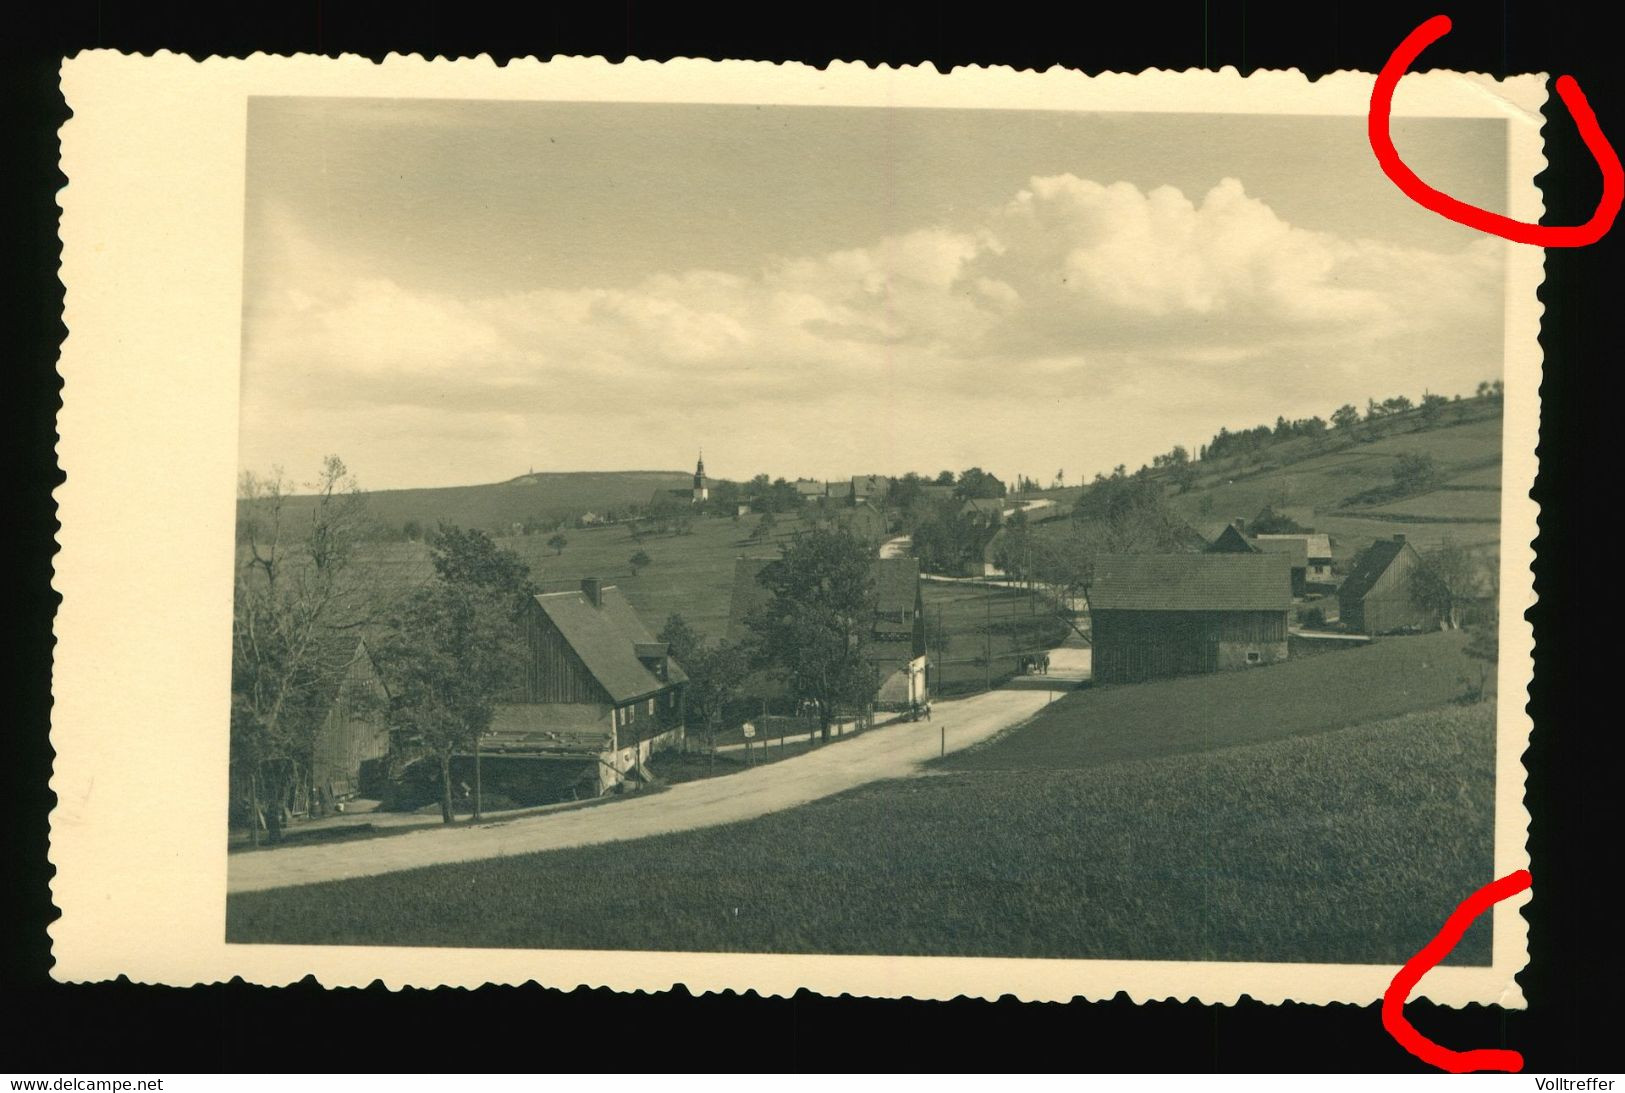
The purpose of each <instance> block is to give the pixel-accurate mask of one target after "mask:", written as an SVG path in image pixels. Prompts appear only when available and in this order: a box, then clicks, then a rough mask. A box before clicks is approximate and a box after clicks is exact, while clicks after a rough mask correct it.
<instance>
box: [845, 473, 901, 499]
mask: <svg viewBox="0 0 1625 1093" xmlns="http://www.w3.org/2000/svg"><path fill="white" fill-rule="evenodd" d="M890 489H891V479H890V478H887V477H886V476H885V475H883V474H859V475H853V476H852V481H851V483H850V484H849V485H848V487H847V496H848V498H849V499H850V500H851V501H852V502H853V503H854V504H862V503H863V502H865V501H871V502H873V503H874V504H876V505H881V504H884V503H885V501H886V494H887V492H888V491H889V490H890Z"/></svg>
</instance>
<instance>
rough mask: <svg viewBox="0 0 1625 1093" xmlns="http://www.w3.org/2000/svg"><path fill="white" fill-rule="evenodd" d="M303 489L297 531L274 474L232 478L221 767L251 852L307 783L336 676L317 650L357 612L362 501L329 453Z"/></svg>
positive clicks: (274, 831)
mask: <svg viewBox="0 0 1625 1093" xmlns="http://www.w3.org/2000/svg"><path fill="white" fill-rule="evenodd" d="M309 489H310V490H311V493H312V494H313V495H314V496H313V497H312V498H311V499H310V500H309V501H308V502H307V501H305V499H303V498H301V499H300V502H301V505H304V504H308V507H309V510H310V513H309V519H308V523H301V522H300V521H298V520H297V519H295V518H293V517H291V515H290V512H291V510H292V506H291V505H290V503H289V502H290V498H291V495H290V493H289V490H288V487H287V483H286V481H285V479H284V477H283V473H282V471H281V469H280V468H278V469H276V470H274V471H273V472H272V474H271V475H270V476H269V477H261V476H258V475H256V474H254V473H253V472H244V474H243V475H242V477H241V479H240V480H239V488H238V492H239V499H240V505H239V516H238V519H239V522H240V532H239V539H240V540H241V541H242V543H243V546H244V548H245V550H244V557H243V558H242V561H241V563H240V564H239V566H238V567H237V579H236V582H235V589H234V596H233V601H234V602H233V617H232V704H231V764H232V767H233V769H234V771H235V772H236V774H237V780H238V784H239V785H242V786H246V789H247V792H248V798H249V799H248V802H247V803H248V813H249V828H250V831H251V833H252V834H251V838H252V839H253V841H254V843H255V844H256V845H257V844H258V842H259V825H260V822H261V820H262V818H263V820H264V822H265V825H266V828H267V831H268V833H269V834H270V837H271V840H272V841H273V842H275V841H280V839H281V834H282V816H283V812H284V810H285V809H286V808H287V804H288V799H289V797H290V795H291V794H292V793H293V792H294V791H295V790H296V789H297V788H298V785H299V784H300V781H301V779H304V778H307V777H308V775H309V770H310V759H311V752H312V748H313V746H314V742H315V734H316V730H317V729H318V727H319V726H320V724H321V720H322V717H323V716H324V714H325V712H326V711H325V709H324V708H323V706H324V703H325V699H326V696H327V695H329V694H330V693H331V686H330V685H331V684H332V682H333V678H332V677H333V675H334V673H335V671H336V666H335V665H334V663H333V662H332V660H331V658H328V657H324V656H323V655H322V652H323V646H324V644H326V643H328V642H329V641H330V640H331V639H332V638H333V637H334V636H335V634H336V633H339V632H342V630H343V629H344V628H346V627H351V626H354V625H356V622H357V620H358V619H361V618H364V617H365V615H366V614H367V611H366V600H365V592H366V589H365V587H364V586H363V585H362V584H361V583H360V582H359V581H357V580H355V579H354V573H353V566H352V563H353V562H354V559H355V550H356V545H357V543H358V541H359V539H360V537H361V535H362V534H363V532H364V530H365V520H366V497H365V495H364V494H362V492H361V491H360V489H359V487H357V485H356V483H355V479H354V478H353V477H351V475H350V473H349V470H348V469H347V468H346V467H345V465H344V462H343V460H341V459H339V458H338V457H337V456H328V457H327V459H326V460H324V461H323V463H322V468H321V472H320V474H319V475H318V477H317V479H316V481H315V482H313V483H311V484H310V486H309ZM357 636H358V637H359V635H357Z"/></svg>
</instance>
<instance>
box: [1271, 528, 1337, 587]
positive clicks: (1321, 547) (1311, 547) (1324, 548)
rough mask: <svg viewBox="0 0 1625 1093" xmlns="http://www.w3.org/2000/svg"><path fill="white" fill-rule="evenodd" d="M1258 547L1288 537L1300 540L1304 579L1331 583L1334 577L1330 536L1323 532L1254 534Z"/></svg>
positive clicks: (1317, 582) (1313, 582) (1314, 582)
mask: <svg viewBox="0 0 1625 1093" xmlns="http://www.w3.org/2000/svg"><path fill="white" fill-rule="evenodd" d="M1253 539H1254V541H1255V542H1257V544H1258V546H1259V547H1260V548H1264V544H1265V543H1269V542H1285V541H1287V540H1289V539H1296V540H1300V541H1301V542H1302V543H1303V553H1304V566H1305V570H1304V579H1305V580H1306V581H1308V583H1310V584H1331V583H1332V582H1333V580H1335V578H1334V577H1333V576H1332V537H1331V536H1330V535H1326V534H1324V533H1316V532H1312V531H1311V532H1303V533H1301V534H1297V535H1285V534H1278V535H1255V536H1253Z"/></svg>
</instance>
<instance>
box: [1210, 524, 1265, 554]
mask: <svg viewBox="0 0 1625 1093" xmlns="http://www.w3.org/2000/svg"><path fill="white" fill-rule="evenodd" d="M1242 526H1243V525H1242V521H1240V520H1233V521H1231V522H1230V523H1228V524H1226V525H1225V526H1224V530H1222V531H1220V532H1219V534H1217V535H1215V536H1214V537H1213V542H1211V543H1209V544H1208V547H1207V553H1209V554H1257V553H1259V551H1258V548H1256V547H1254V546H1253V544H1252V543H1250V542H1248V541H1247V536H1246V535H1245V534H1243V532H1242Z"/></svg>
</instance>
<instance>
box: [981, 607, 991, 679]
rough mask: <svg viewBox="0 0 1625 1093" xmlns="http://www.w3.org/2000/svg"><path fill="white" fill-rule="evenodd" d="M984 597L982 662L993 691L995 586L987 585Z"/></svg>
mask: <svg viewBox="0 0 1625 1093" xmlns="http://www.w3.org/2000/svg"><path fill="white" fill-rule="evenodd" d="M986 588H987V595H986V596H983V597H982V610H983V613H984V615H985V616H986V621H985V622H984V623H983V626H982V662H983V664H985V665H986V667H987V689H988V690H990V691H991V690H992V689H993V586H992V585H987V586H986Z"/></svg>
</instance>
